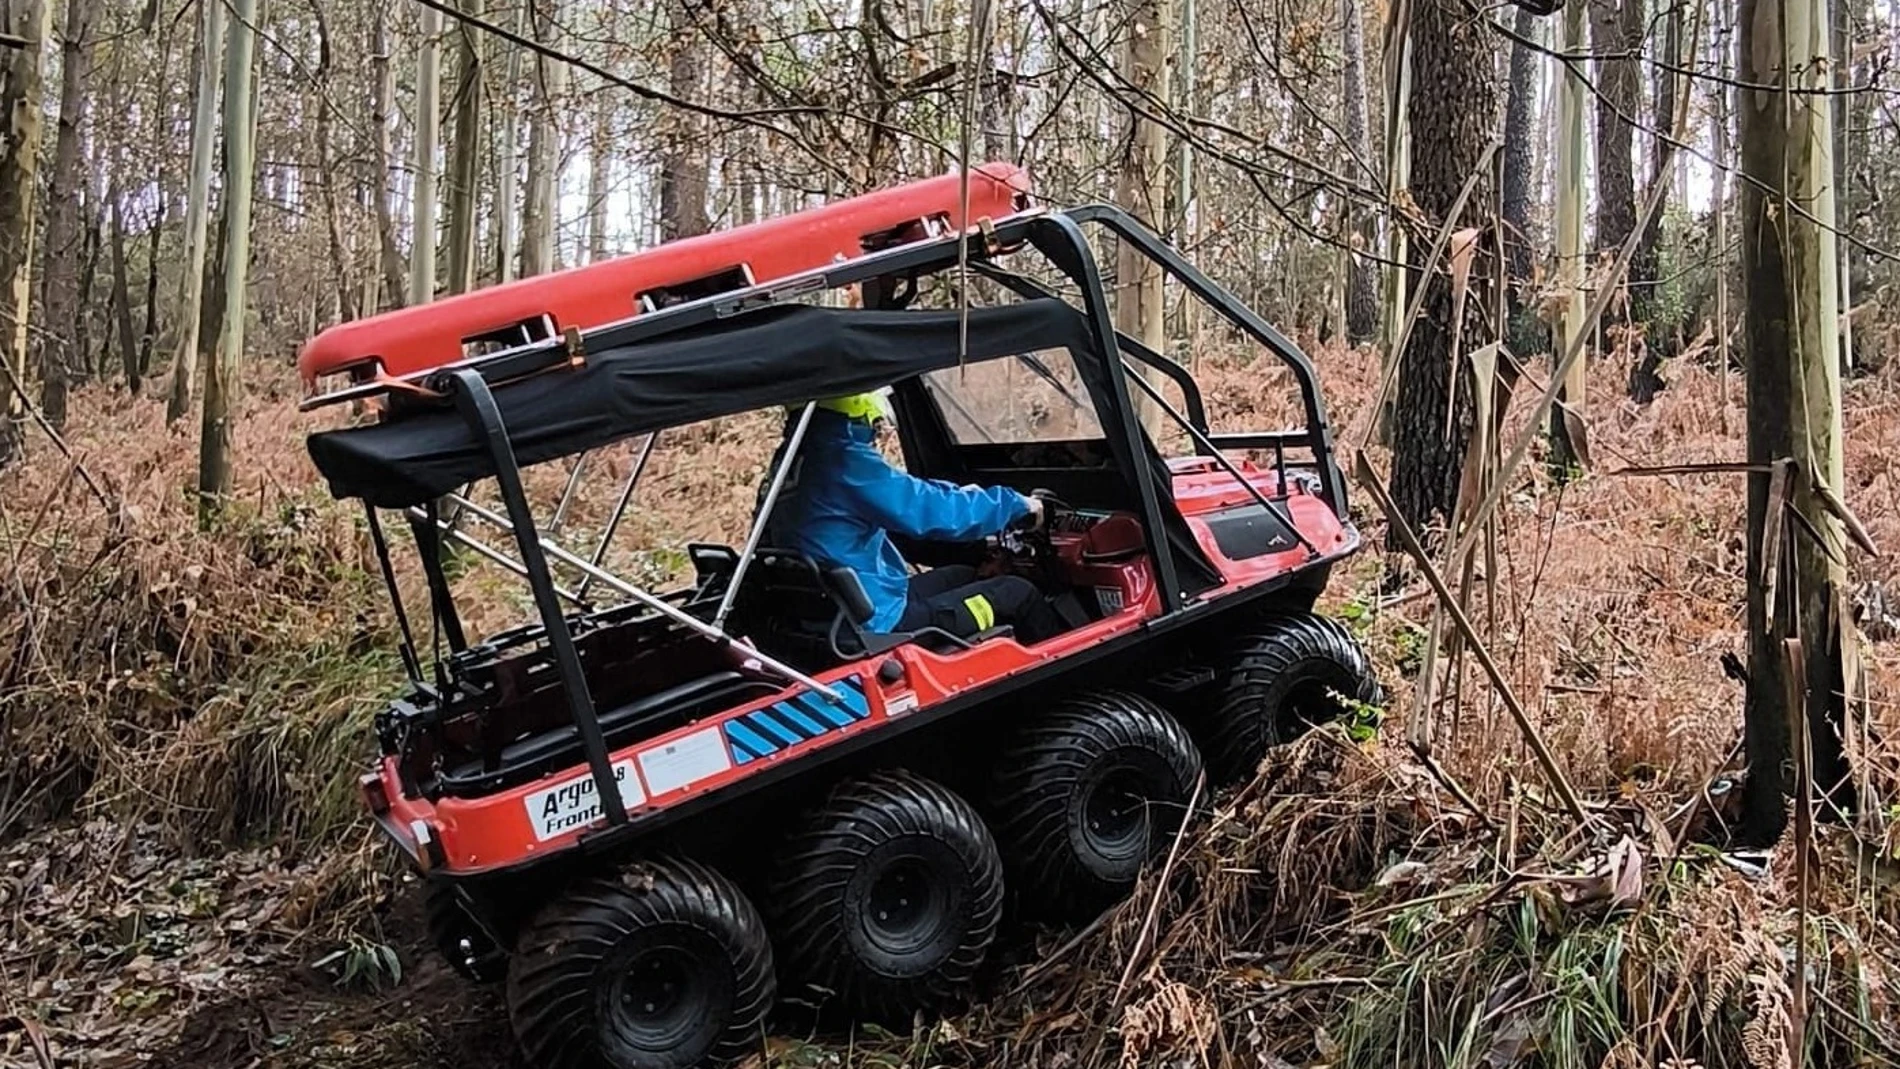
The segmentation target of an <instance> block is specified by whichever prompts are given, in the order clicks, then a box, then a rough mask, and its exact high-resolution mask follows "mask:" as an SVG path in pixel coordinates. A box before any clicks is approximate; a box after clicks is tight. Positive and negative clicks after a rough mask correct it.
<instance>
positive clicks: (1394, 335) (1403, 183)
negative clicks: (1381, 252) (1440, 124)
mask: <svg viewBox="0 0 1900 1069" xmlns="http://www.w3.org/2000/svg"><path fill="white" fill-rule="evenodd" d="M1420 2H1422V0H1397V2H1396V3H1393V4H1391V5H1389V6H1388V7H1387V9H1386V24H1385V47H1384V48H1383V49H1382V50H1381V54H1382V55H1383V57H1384V60H1385V195H1386V205H1387V211H1386V224H1385V256H1386V261H1387V266H1386V269H1385V301H1384V304H1385V314H1384V316H1383V317H1382V318H1381V322H1380V326H1381V328H1382V332H1383V333H1382V337H1381V338H1380V342H1381V345H1380V349H1381V350H1382V362H1383V365H1384V368H1386V369H1390V368H1391V367H1392V365H1393V364H1394V363H1395V362H1397V360H1398V359H1399V351H1398V345H1399V335H1400V334H1401V333H1402V332H1403V331H1404V329H1405V315H1406V304H1407V300H1406V294H1407V292H1408V290H1407V288H1406V287H1407V285H1408V284H1409V283H1410V281H1411V279H1410V275H1411V272H1410V271H1408V270H1407V269H1406V268H1404V267H1403V266H1401V265H1402V264H1404V263H1405V262H1406V256H1407V243H1406V235H1405V227H1404V226H1402V225H1400V223H1399V222H1398V218H1397V213H1396V212H1395V211H1394V210H1393V209H1395V208H1396V207H1397V206H1398V204H1399V197H1400V194H1401V193H1402V192H1403V191H1404V190H1405V189H1406V188H1407V187H1408V186H1409V185H1410V184H1411V175H1412V131H1411V127H1410V126H1409V125H1408V123H1409V122H1410V114H1411V99H1412V50H1413V45H1412V18H1411V16H1410V14H1409V13H1408V12H1409V10H1410V8H1411V6H1412V5H1413V4H1416V3H1420ZM1395 412H1396V402H1395V400H1394V399H1393V398H1392V397H1391V396H1390V395H1388V396H1387V397H1386V399H1385V401H1384V403H1383V404H1382V405H1381V406H1380V409H1379V414H1378V420H1379V423H1378V430H1379V440H1380V441H1381V442H1382V443H1385V444H1387V445H1390V444H1391V442H1392V434H1393V426H1392V425H1393V422H1394V416H1395Z"/></svg>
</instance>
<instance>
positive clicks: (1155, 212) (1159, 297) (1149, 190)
mask: <svg viewBox="0 0 1900 1069" xmlns="http://www.w3.org/2000/svg"><path fill="white" fill-rule="evenodd" d="M1169 7H1170V3H1169V0H1134V2H1133V4H1132V5H1131V7H1130V9H1129V15H1130V17H1129V18H1128V20H1127V33H1128V43H1127V47H1126V50H1125V51H1124V53H1123V57H1122V76H1123V77H1124V78H1126V79H1127V80H1128V84H1129V85H1130V86H1132V87H1133V88H1134V90H1135V92H1137V93H1140V94H1143V95H1144V96H1145V97H1147V98H1148V99H1151V100H1166V99H1168V19H1169V15H1170V12H1169ZM1128 121H1129V123H1130V124H1131V129H1130V131H1129V135H1128V140H1127V141H1126V145H1127V148H1126V149H1125V150H1124V152H1123V155H1122V160H1121V166H1120V175H1121V177H1120V179H1119V180H1118V181H1117V183H1116V187H1115V200H1116V203H1118V204H1120V205H1121V207H1122V208H1123V209H1124V210H1126V211H1127V212H1129V213H1130V214H1132V215H1134V216H1135V217H1136V218H1138V219H1140V220H1142V221H1143V222H1145V223H1147V224H1148V225H1149V226H1151V227H1154V228H1156V229H1161V228H1163V227H1165V226H1166V221H1165V220H1164V219H1163V218H1162V212H1163V210H1164V209H1165V207H1166V205H1167V198H1168V157H1167V152H1168V140H1167V131H1165V130H1164V129H1162V126H1161V124H1160V123H1158V122H1156V121H1154V120H1152V119H1148V118H1144V117H1143V116H1142V115H1140V114H1139V113H1137V112H1135V111H1133V110H1132V109H1131V110H1130V111H1129V113H1128ZM1115 284H1116V293H1115V326H1116V329H1118V330H1120V331H1121V332H1122V333H1123V334H1126V335H1128V336H1129V337H1131V338H1133V339H1135V340H1136V341H1139V342H1141V343H1142V344H1143V345H1146V346H1147V347H1149V348H1150V349H1153V350H1155V351H1156V352H1162V353H1165V352H1166V351H1167V344H1168V336H1167V318H1166V317H1167V305H1166V303H1165V294H1164V292H1163V289H1162V275H1161V270H1160V268H1159V267H1157V266H1156V265H1155V264H1154V262H1153V261H1151V260H1149V259H1147V258H1146V257H1144V256H1142V255H1140V253H1138V252H1136V251H1135V249H1134V248H1133V247H1132V246H1122V247H1121V248H1120V249H1119V250H1118V252H1117V256H1116V261H1115ZM1136 408H1137V410H1139V411H1140V412H1141V415H1142V422H1143V423H1145V424H1147V425H1148V427H1149V429H1150V430H1151V431H1152V430H1154V429H1156V428H1157V427H1159V426H1160V420H1161V411H1160V409H1159V408H1158V407H1156V406H1155V405H1154V404H1153V403H1152V402H1150V401H1148V399H1147V398H1146V397H1145V396H1140V397H1138V398H1137V400H1136Z"/></svg>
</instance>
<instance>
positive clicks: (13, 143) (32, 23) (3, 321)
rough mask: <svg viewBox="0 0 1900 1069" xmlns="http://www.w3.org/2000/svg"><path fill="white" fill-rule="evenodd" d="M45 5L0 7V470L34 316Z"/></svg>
mask: <svg viewBox="0 0 1900 1069" xmlns="http://www.w3.org/2000/svg"><path fill="white" fill-rule="evenodd" d="M52 17H53V9H52V5H51V4H49V3H48V2H47V0H0V32H5V33H9V34H12V35H13V36H14V37H16V38H18V39H19V41H20V46H19V47H18V48H9V49H5V50H4V51H0V465H3V464H6V463H7V462H9V461H11V460H13V459H14V458H15V457H17V456H18V455H19V454H20V450H21V445H22V441H23V438H22V435H21V433H20V427H21V422H22V420H23V419H24V417H25V415H26V412H25V407H26V399H25V398H24V397H23V396H21V393H22V391H23V390H25V388H26V351H27V338H28V334H27V323H28V320H29V316H30V314H31V311H32V303H33V301H32V286H31V282H30V280H31V277H32V270H33V223H34V218H35V208H36V203H35V202H36V200H37V197H36V194H37V192H38V190H37V188H36V187H37V186H38V178H39V166H40V153H39V146H40V118H41V115H42V114H43V109H42V105H41V100H40V96H41V92H42V90H43V85H42V77H41V70H40V65H41V50H42V47H43V45H44V43H45V41H46V38H47V37H48V36H49V35H50V34H51V33H52Z"/></svg>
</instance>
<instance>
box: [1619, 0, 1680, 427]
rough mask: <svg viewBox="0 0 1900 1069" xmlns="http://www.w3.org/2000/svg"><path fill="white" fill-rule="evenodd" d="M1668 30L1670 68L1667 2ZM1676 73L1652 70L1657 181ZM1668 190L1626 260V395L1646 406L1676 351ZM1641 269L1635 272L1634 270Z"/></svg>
mask: <svg viewBox="0 0 1900 1069" xmlns="http://www.w3.org/2000/svg"><path fill="white" fill-rule="evenodd" d="M1667 25H1668V29H1667V32H1666V33H1665V34H1664V36H1663V53H1664V55H1666V56H1667V57H1668V62H1669V64H1670V65H1671V66H1679V65H1681V64H1682V59H1683V57H1682V5H1681V4H1672V5H1671V6H1670V8H1669V15H1668V23H1667ZM1676 78H1677V75H1676V72H1675V71H1673V70H1670V69H1668V68H1667V67H1658V68H1656V110H1655V112H1654V118H1653V119H1652V120H1651V123H1650V125H1651V126H1652V127H1653V129H1654V130H1655V133H1653V134H1652V135H1651V136H1650V145H1651V159H1652V160H1653V161H1654V162H1653V163H1652V165H1651V169H1650V177H1651V180H1652V181H1661V180H1663V179H1665V178H1667V177H1669V176H1668V175H1665V174H1664V173H1663V170H1662V160H1663V148H1664V140H1663V139H1664V138H1666V137H1668V136H1670V135H1671V132H1672V131H1673V130H1674V129H1675V125H1676ZM1668 204H1669V201H1668V194H1667V193H1665V194H1664V199H1663V200H1662V201H1659V202H1658V203H1657V205H1656V210H1655V212H1653V213H1652V214H1651V215H1650V217H1649V225H1648V226H1645V227H1644V228H1643V239H1642V241H1641V242H1639V243H1638V244H1637V246H1636V255H1635V257H1634V258H1633V259H1631V260H1630V280H1631V281H1630V304H1631V306H1632V308H1633V311H1634V316H1633V317H1634V318H1635V319H1636V321H1637V322H1639V323H1641V324H1642V325H1643V344H1642V346H1641V352H1642V356H1641V358H1640V359H1638V360H1637V361H1636V363H1635V365H1634V366H1633V367H1631V369H1630V383H1629V392H1630V398H1631V399H1632V400H1634V401H1636V402H1637V403H1638V404H1648V403H1649V402H1651V401H1654V400H1655V399H1656V394H1657V393H1658V392H1660V391H1661V390H1662V388H1663V379H1662V366H1663V364H1664V363H1665V362H1666V361H1668V360H1671V359H1673V358H1674V357H1675V355H1676V339H1675V327H1676V325H1675V324H1674V323H1673V322H1667V321H1665V320H1664V318H1663V301H1662V284H1663V283H1662V233H1663V212H1664V210H1665V209H1666V208H1667V207H1668ZM1639 271H1640V272H1641V273H1640V274H1639V273H1638V272H1639Z"/></svg>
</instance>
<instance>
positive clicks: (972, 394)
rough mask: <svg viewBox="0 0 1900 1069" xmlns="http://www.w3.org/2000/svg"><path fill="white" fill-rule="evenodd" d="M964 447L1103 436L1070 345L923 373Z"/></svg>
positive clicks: (957, 438)
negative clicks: (1064, 347)
mask: <svg viewBox="0 0 1900 1069" xmlns="http://www.w3.org/2000/svg"><path fill="white" fill-rule="evenodd" d="M924 384H925V386H926V387H927V388H928V389H929V390H930V393H931V396H932V397H934V398H935V399H936V401H937V405H938V407H940V408H941V409H943V418H944V422H945V423H946V424H947V425H948V426H949V428H950V434H951V436H952V437H953V438H955V439H956V441H957V443H958V444H960V445H976V444H981V443H986V442H1060V441H1073V440H1078V439H1090V438H1100V437H1101V436H1102V426H1101V423H1100V422H1099V421H1098V420H1096V418H1095V408H1094V405H1093V403H1092V402H1091V401H1090V400H1089V392H1088V388H1087V387H1086V386H1084V385H1083V384H1082V380H1081V377H1080V376H1079V375H1078V374H1077V373H1076V370H1075V359H1074V358H1073V357H1072V356H1070V354H1069V352H1068V350H1066V349H1053V350H1044V351H1041V352H1035V353H1025V354H1023V355H1021V356H1017V357H1013V358H1012V357H1004V358H1003V359H1000V360H986V361H983V362H981V363H972V364H965V365H963V366H962V367H953V368H945V369H944V370H942V371H933V372H931V373H929V374H928V375H926V376H924Z"/></svg>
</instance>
